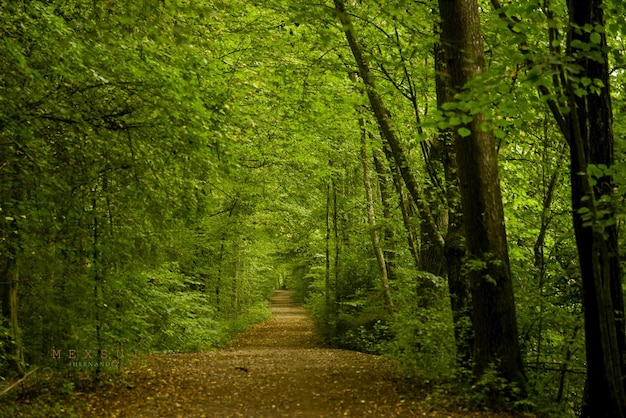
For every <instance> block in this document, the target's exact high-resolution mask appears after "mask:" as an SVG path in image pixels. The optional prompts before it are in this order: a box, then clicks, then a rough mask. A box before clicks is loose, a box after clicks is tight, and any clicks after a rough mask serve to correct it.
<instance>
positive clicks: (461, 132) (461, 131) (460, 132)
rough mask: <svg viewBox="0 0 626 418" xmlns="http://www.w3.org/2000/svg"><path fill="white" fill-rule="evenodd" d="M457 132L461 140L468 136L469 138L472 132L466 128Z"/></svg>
mask: <svg viewBox="0 0 626 418" xmlns="http://www.w3.org/2000/svg"><path fill="white" fill-rule="evenodd" d="M457 132H458V133H459V135H460V136H461V137H463V138H465V137H468V136H470V135H471V134H472V131H470V130H469V129H467V128H459V130H458V131H457Z"/></svg>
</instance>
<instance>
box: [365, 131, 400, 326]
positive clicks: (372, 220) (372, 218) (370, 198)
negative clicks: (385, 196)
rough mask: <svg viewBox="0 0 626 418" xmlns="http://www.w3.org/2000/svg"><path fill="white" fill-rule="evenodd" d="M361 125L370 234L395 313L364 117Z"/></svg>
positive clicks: (385, 291) (389, 304)
mask: <svg viewBox="0 0 626 418" xmlns="http://www.w3.org/2000/svg"><path fill="white" fill-rule="evenodd" d="M359 125H360V127H361V165H362V167H363V184H364V186H365V196H366V199H367V222H368V223H369V227H370V235H371V238H372V247H373V248H374V253H375V254H376V261H377V262H378V269H379V270H380V284H381V287H382V291H383V296H384V297H385V305H386V306H387V312H388V313H389V314H390V315H393V313H394V311H395V308H394V305H393V298H392V297H391V288H390V287H389V275H388V273H387V271H388V269H387V263H386V261H385V254H384V253H383V249H382V247H381V246H380V237H379V236H378V228H377V226H376V214H375V213H374V193H373V190H372V179H371V175H370V168H369V164H368V163H367V161H368V158H369V157H368V155H367V132H366V131H365V126H364V122H363V119H359Z"/></svg>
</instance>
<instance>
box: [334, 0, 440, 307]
mask: <svg viewBox="0 0 626 418" xmlns="http://www.w3.org/2000/svg"><path fill="white" fill-rule="evenodd" d="M334 4H335V10H336V11H337V15H338V17H339V20H340V21H341V24H342V25H343V28H344V32H345V34H346V40H347V41H348V45H349V46H350V50H351V51H352V55H353V56H354V60H355V62H356V64H357V67H358V69H359V74H360V75H361V78H362V79H363V83H364V84H365V86H366V92H367V97H368V99H369V102H370V106H371V109H372V112H373V113H374V116H375V117H376V121H377V122H378V127H379V129H380V132H381V134H382V137H383V140H384V142H385V144H384V146H388V147H389V149H390V151H391V155H392V156H393V161H394V163H395V164H396V166H397V167H398V169H399V170H400V174H401V175H402V179H403V180H404V184H405V185H406V188H407V190H408V192H409V194H410V195H411V198H412V199H413V202H414V203H415V206H416V207H417V209H418V211H419V214H420V222H421V224H420V225H421V231H420V232H421V235H422V237H423V238H425V239H427V240H428V241H429V242H431V243H432V244H433V245H435V246H437V247H438V248H439V249H440V251H439V253H441V254H442V253H443V246H444V241H443V237H442V235H441V233H440V232H439V230H438V229H437V226H436V223H435V221H434V218H433V215H432V213H431V211H430V207H429V206H428V203H427V202H426V200H425V199H424V194H423V192H422V190H421V187H420V185H419V183H418V182H417V179H416V178H415V175H414V173H413V172H412V171H411V168H410V166H409V162H408V160H407V158H406V155H405V153H404V149H403V147H402V143H401V141H400V139H399V138H398V136H397V135H396V133H395V131H394V129H393V126H392V124H391V121H390V120H389V112H388V110H387V109H386V108H385V106H384V104H383V101H382V98H381V97H380V95H379V94H378V91H377V90H376V83H375V82H374V78H373V77H372V75H371V71H370V67H369V64H368V62H367V59H366V57H365V55H364V54H363V50H362V49H361V45H360V44H359V42H358V40H357V37H356V34H355V32H354V27H353V26H352V22H351V19H350V16H349V15H348V13H347V12H346V8H345V4H344V2H343V0H334ZM422 285H423V284H422V283H420V284H419V286H420V287H423V286H422ZM426 288H427V287H426ZM422 299H423V300H426V299H428V298H422Z"/></svg>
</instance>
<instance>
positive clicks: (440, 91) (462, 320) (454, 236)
mask: <svg viewBox="0 0 626 418" xmlns="http://www.w3.org/2000/svg"><path fill="white" fill-rule="evenodd" d="M437 32H439V36H440V37H441V30H440V29H439V28H438V29H437ZM434 56H435V91H436V93H437V108H439V109H441V108H442V106H443V104H444V103H447V102H448V101H450V100H452V99H453V97H452V95H451V94H450V86H449V77H447V74H446V67H445V55H444V50H443V48H442V46H441V41H440V42H438V43H436V44H435V46H434ZM439 141H440V143H441V145H442V148H443V156H442V165H443V171H444V178H445V199H446V203H447V208H448V229H447V231H446V237H445V245H444V248H443V251H444V256H445V259H446V276H447V279H448V280H447V281H448V292H449V294H450V307H451V309H452V321H453V323H454V339H455V343H456V351H457V364H458V365H459V366H460V367H462V368H464V369H469V368H470V365H471V360H472V349H473V346H474V335H473V330H472V305H471V303H472V298H471V294H470V286H469V278H468V277H467V275H466V274H464V273H463V259H464V257H465V239H464V237H463V231H464V225H463V209H462V208H461V197H460V191H459V176H458V167H457V164H456V152H455V151H454V131H453V130H452V129H450V128H448V129H444V130H441V131H440V132H439Z"/></svg>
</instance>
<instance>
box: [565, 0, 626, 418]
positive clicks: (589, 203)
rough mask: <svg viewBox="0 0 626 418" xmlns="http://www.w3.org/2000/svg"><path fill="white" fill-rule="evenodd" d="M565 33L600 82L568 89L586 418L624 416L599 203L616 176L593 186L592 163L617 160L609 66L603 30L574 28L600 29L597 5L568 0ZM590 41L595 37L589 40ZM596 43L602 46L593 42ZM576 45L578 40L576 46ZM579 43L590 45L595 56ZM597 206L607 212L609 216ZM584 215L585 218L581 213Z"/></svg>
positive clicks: (619, 305)
mask: <svg viewBox="0 0 626 418" xmlns="http://www.w3.org/2000/svg"><path fill="white" fill-rule="evenodd" d="M568 10H569V16H570V28H571V29H570V31H569V33H568V42H567V46H568V48H567V55H568V56H570V57H572V58H573V59H574V60H575V63H576V64H577V65H579V67H580V72H579V73H578V74H577V76H578V77H580V78H581V79H582V78H583V77H588V78H589V79H590V80H601V81H602V86H601V87H600V91H599V92H595V93H594V92H587V93H586V94H582V95H576V94H575V91H574V89H575V88H576V86H575V85H573V83H572V82H571V81H570V82H569V83H568V85H567V90H568V96H569V97H568V99H569V101H570V104H571V105H573V106H572V110H571V112H570V114H569V115H568V121H569V127H568V128H569V138H570V141H569V145H570V154H571V166H570V179H571V185H572V209H573V212H574V232H575V235H576V244H577V247H578V258H579V261H580V268H581V273H582V284H583V307H584V312H585V341H586V351H587V384H586V390H585V397H584V405H583V410H582V416H583V417H607V418H608V417H614V418H615V417H624V416H626V394H625V390H624V373H625V369H624V349H625V342H624V301H623V289H622V282H621V280H622V272H621V267H620V260H619V249H618V231H617V226H616V223H615V222H614V219H613V218H614V216H615V212H614V208H613V207H612V206H611V205H610V204H608V203H602V199H603V196H605V197H606V196H611V195H612V194H613V193H614V191H613V179H612V177H611V176H609V175H602V176H600V178H598V179H596V184H595V185H592V183H591V181H590V180H591V179H590V177H589V175H588V168H589V165H591V164H593V165H599V164H604V165H606V166H611V165H612V164H613V163H614V155H613V148H614V138H613V117H612V105H611V95H610V91H609V68H608V58H607V55H606V50H607V43H606V35H605V33H604V32H589V31H584V30H581V29H577V28H582V27H584V26H585V25H591V26H592V27H597V26H598V25H599V26H601V27H604V13H603V9H602V1H601V0H585V1H574V0H569V1H568ZM592 36H597V37H596V38H592ZM594 39H595V40H596V41H597V40H598V39H599V42H594ZM576 41H578V42H579V43H578V44H577V42H576ZM578 45H591V47H592V52H596V53H597V55H592V54H589V53H587V52H585V51H584V50H583V49H579V46H578ZM599 209H604V210H608V211H609V213H608V215H606V216H603V215H602V214H600V213H598V210H599ZM583 211H585V212H586V213H587V215H586V217H587V218H584V217H583V216H582V212H583Z"/></svg>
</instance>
